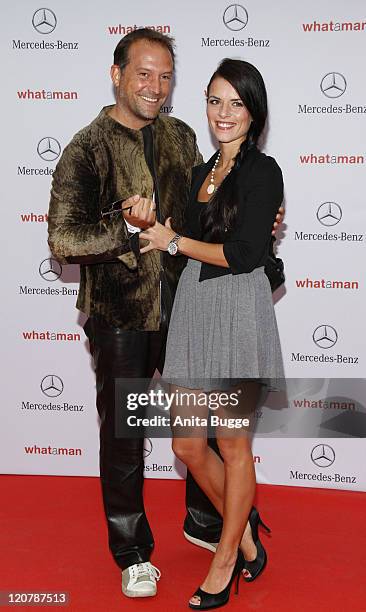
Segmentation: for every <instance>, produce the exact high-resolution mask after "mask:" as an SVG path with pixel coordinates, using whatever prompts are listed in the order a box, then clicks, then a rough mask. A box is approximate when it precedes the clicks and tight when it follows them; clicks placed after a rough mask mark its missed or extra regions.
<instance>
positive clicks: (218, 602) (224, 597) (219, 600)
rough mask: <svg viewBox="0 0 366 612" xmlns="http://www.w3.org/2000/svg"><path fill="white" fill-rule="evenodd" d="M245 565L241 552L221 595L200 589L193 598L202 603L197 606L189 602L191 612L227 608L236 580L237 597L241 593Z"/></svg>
mask: <svg viewBox="0 0 366 612" xmlns="http://www.w3.org/2000/svg"><path fill="white" fill-rule="evenodd" d="M244 563H245V561H244V557H243V554H242V553H241V552H240V551H239V553H238V557H237V559H236V562H235V566H234V569H233V573H232V574H231V578H230V580H229V583H228V585H227V586H226V587H225V588H224V589H223V590H222V591H220V592H219V593H206V591H203V590H202V589H201V588H198V589H197V591H196V592H195V593H194V594H193V595H192V597H199V598H200V600H201V601H200V603H199V604H197V605H195V604H192V603H190V602H189V604H188V605H189V607H190V608H191V610H212V609H213V608H221V606H225V605H226V604H227V603H228V601H229V598H230V591H231V586H232V584H233V582H234V580H235V579H236V583H235V595H237V594H238V593H239V579H240V574H241V572H242V570H243V569H244Z"/></svg>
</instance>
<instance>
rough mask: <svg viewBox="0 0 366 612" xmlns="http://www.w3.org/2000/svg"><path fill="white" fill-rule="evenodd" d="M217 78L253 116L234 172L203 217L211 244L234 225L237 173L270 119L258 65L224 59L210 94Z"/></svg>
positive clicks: (215, 194)
mask: <svg viewBox="0 0 366 612" xmlns="http://www.w3.org/2000/svg"><path fill="white" fill-rule="evenodd" d="M216 77H222V78H223V79H225V80H226V81H228V82H229V83H230V85H231V86H232V87H233V88H234V89H235V90H236V91H237V92H238V94H239V98H240V99H241V101H242V102H243V104H244V105H245V106H246V108H247V110H248V111H249V113H250V115H251V117H252V120H253V121H252V123H251V125H250V128H249V131H248V133H247V136H246V139H245V140H244V142H243V143H242V144H241V146H240V149H239V151H238V153H237V155H236V157H235V162H234V166H233V168H232V170H231V172H230V173H229V174H228V175H227V176H226V178H225V179H224V180H223V181H222V183H221V185H220V186H219V188H218V189H217V190H216V192H215V193H214V195H213V197H212V198H211V200H210V203H209V205H208V206H205V207H204V210H203V211H202V214H201V224H202V228H203V233H204V235H205V239H206V240H209V241H210V242H219V241H222V240H223V237H224V232H225V229H231V228H232V227H233V226H234V224H235V219H236V217H237V212H238V202H237V201H236V200H235V195H236V189H235V187H236V181H237V176H238V171H239V169H240V167H241V165H242V163H243V160H244V158H245V156H246V154H247V153H248V151H249V150H250V149H251V148H252V147H254V146H255V145H256V144H257V141H258V138H259V136H260V134H261V132H262V130H263V128H264V125H265V123H266V119H267V92H266V87H265V84H264V81H263V78H262V75H261V74H260V72H259V71H258V70H257V68H256V67H255V66H253V65H252V64H249V63H248V62H244V61H242V60H234V59H224V60H222V62H221V63H220V64H219V66H218V68H217V70H216V71H215V72H214V73H213V75H212V77H211V79H210V82H209V84H208V85H207V95H208V96H209V95H210V87H211V84H212V82H213V81H214V79H216Z"/></svg>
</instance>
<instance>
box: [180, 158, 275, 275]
mask: <svg viewBox="0 0 366 612" xmlns="http://www.w3.org/2000/svg"><path fill="white" fill-rule="evenodd" d="M216 157H217V152H216V153H215V154H214V155H213V156H212V157H211V158H210V159H209V161H208V162H207V163H206V164H201V165H199V166H196V167H195V168H193V171H192V184H191V192H190V196H189V201H188V206H187V210H186V224H185V231H184V235H185V236H187V237H189V238H193V239H195V240H202V238H201V232H200V228H199V223H198V220H197V215H198V214H199V209H198V208H197V196H198V192H199V189H200V187H201V185H202V183H203V181H204V180H205V177H206V176H207V175H208V174H209V172H211V169H212V167H213V165H214V162H215V159H216ZM236 188H237V190H238V198H237V201H238V202H239V205H238V216H237V220H236V223H235V227H234V228H232V229H231V230H229V231H227V232H226V233H225V239H224V241H223V243H224V255H225V258H226V260H227V262H228V264H229V268H223V267H221V266H214V265H212V264H208V263H202V265H201V273H200V279H199V280H200V281H203V280H206V279H209V278H215V277H217V276H223V275H225V274H242V273H243V272H252V270H254V269H255V268H259V267H260V266H263V265H264V264H265V262H266V259H267V256H268V251H269V245H270V240H271V233H272V226H273V222H274V219H275V216H276V213H277V211H278V208H279V206H280V204H281V202H282V200H283V180H282V172H281V169H280V167H279V166H278V164H277V162H276V161H275V160H274V159H273V157H269V156H268V155H265V154H264V153H261V152H260V151H259V150H258V149H257V148H256V147H253V148H251V149H250V150H249V151H248V152H247V154H246V156H245V159H244V161H243V164H242V166H241V168H240V169H239V171H238V176H237V178H236Z"/></svg>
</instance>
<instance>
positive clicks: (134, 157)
mask: <svg viewBox="0 0 366 612" xmlns="http://www.w3.org/2000/svg"><path fill="white" fill-rule="evenodd" d="M110 108H111V107H105V108H103V109H102V111H101V112H100V114H99V115H98V117H97V118H96V119H95V120H94V121H93V122H92V123H91V124H90V125H88V126H87V127H86V128H84V129H82V130H81V131H80V132H78V133H77V134H76V135H75V136H74V138H73V139H72V141H71V142H70V144H69V145H68V146H67V147H66V148H65V150H64V152H63V154H62V157H61V159H60V161H59V163H58V164H57V167H56V169H55V172H54V174H53V182H52V190H51V201H50V208H49V215H48V232H49V245H50V248H51V251H52V253H53V255H54V256H55V257H56V258H57V259H58V260H59V261H60V262H61V263H79V264H80V288H79V294H78V300H77V304H76V306H77V308H78V309H79V310H81V311H83V312H84V313H86V314H87V315H97V316H98V317H101V318H102V319H103V320H104V321H105V322H106V323H107V324H108V325H111V326H113V327H120V328H122V329H126V330H127V329H133V330H146V331H156V330H158V329H159V325H160V316H161V313H160V299H159V271H160V255H159V252H157V251H151V252H149V253H146V254H144V255H141V256H140V257H138V258H136V256H135V254H134V252H133V251H132V247H131V235H129V234H128V231H127V229H126V225H125V222H124V220H123V217H122V215H121V213H118V214H116V215H114V216H112V217H108V218H107V217H103V216H102V214H101V211H102V209H103V208H105V207H108V206H110V205H111V204H112V203H113V202H115V201H116V200H119V199H123V200H125V199H126V198H128V197H130V196H131V195H134V194H135V193H138V194H140V195H142V196H144V197H152V194H153V179H152V176H151V174H150V171H149V169H148V166H147V164H146V160H145V156H144V142H143V134H142V132H141V130H132V129H129V128H127V127H125V126H123V125H121V124H120V123H118V122H117V121H115V120H114V119H112V118H111V117H110V116H109V114H108V111H109V110H110ZM152 131H153V137H154V149H155V171H156V174H157V179H158V185H159V194H160V208H161V216H162V220H163V221H164V220H165V219H166V218H167V217H169V216H171V217H172V219H173V227H174V229H175V230H176V231H177V232H180V231H182V228H183V220H184V211H185V207H186V203H187V200H188V194H189V188H190V182H191V170H192V167H193V166H195V165H197V164H199V163H201V161H202V158H201V155H200V153H199V151H198V149H197V145H196V137H195V134H194V132H193V130H192V129H191V128H190V127H189V126H188V125H186V124H185V123H183V122H182V121H180V120H179V119H175V118H174V117H164V116H160V117H158V118H157V119H156V120H155V121H154V123H153V124H152ZM162 261H163V266H164V268H165V270H166V275H167V277H168V279H169V282H170V284H171V286H175V285H176V283H177V281H178V278H179V274H180V272H181V270H182V268H183V266H184V264H185V259H184V258H182V257H171V256H170V255H168V254H167V253H164V254H163V256H162Z"/></svg>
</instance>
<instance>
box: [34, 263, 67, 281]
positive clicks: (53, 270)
mask: <svg viewBox="0 0 366 612" xmlns="http://www.w3.org/2000/svg"><path fill="white" fill-rule="evenodd" d="M38 271H39V273H40V275H41V276H42V278H43V280H45V281H48V282H49V283H52V282H53V281H56V280H57V279H58V278H60V276H61V274H62V266H61V264H59V263H58V261H57V260H56V259H53V258H52V257H49V258H48V259H44V260H43V261H41V263H40V264H39V268H38Z"/></svg>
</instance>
